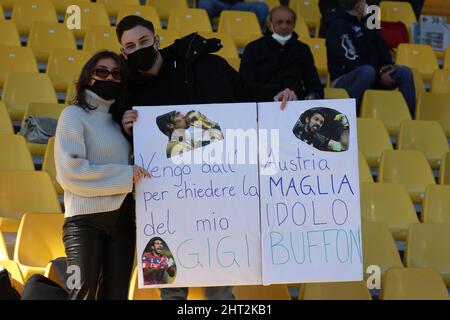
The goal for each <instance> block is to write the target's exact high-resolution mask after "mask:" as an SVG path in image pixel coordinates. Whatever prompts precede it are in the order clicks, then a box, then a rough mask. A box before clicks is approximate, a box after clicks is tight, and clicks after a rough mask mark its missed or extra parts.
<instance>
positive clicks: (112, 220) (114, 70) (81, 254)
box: [55, 51, 150, 299]
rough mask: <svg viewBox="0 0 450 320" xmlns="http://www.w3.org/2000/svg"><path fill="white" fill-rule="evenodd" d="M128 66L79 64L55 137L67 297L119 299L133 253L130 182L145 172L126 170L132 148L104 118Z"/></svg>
mask: <svg viewBox="0 0 450 320" xmlns="http://www.w3.org/2000/svg"><path fill="white" fill-rule="evenodd" d="M126 74H127V69H126V64H125V63H124V62H123V60H122V59H121V58H120V57H119V56H118V55H116V54H115V53H113V52H109V51H102V52H99V53H97V54H95V55H94V56H93V57H92V58H91V59H90V60H89V61H88V62H87V63H86V65H85V66H84V67H83V69H82V71H81V74H80V78H79V80H78V83H77V86H76V96H75V98H74V101H73V104H72V105H70V106H68V107H67V108H66V109H65V110H64V111H63V112H62V114H61V117H60V119H59V121H58V127H57V130H56V137H55V162H56V170H57V180H58V182H59V183H60V184H61V186H62V187H63V189H64V204H65V223H64V227H63V240H64V246H65V250H66V255H67V267H68V274H69V280H68V283H67V286H68V288H69V291H70V293H69V299H96V298H97V299H126V298H127V294H128V287H129V281H130V276H131V271H132V267H133V259H134V253H135V216H134V201H133V197H132V193H131V192H132V190H133V182H134V183H136V182H138V181H139V179H140V178H143V177H148V178H150V175H149V173H148V172H147V171H146V170H144V169H142V168H140V167H137V166H133V165H130V152H131V146H130V144H129V142H128V140H127V139H126V138H125V137H124V136H123V135H122V132H121V128H120V126H119V125H118V124H117V123H116V122H115V121H113V119H112V115H111V113H113V111H114V109H115V108H120V107H121V106H120V102H119V101H122V100H123V99H122V98H123V94H124V81H125V79H126Z"/></svg>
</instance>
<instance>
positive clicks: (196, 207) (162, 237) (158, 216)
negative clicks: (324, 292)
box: [133, 103, 261, 288]
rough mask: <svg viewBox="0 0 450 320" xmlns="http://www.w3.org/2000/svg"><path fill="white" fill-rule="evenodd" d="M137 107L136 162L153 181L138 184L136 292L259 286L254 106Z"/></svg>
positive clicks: (251, 104) (134, 133)
mask: <svg viewBox="0 0 450 320" xmlns="http://www.w3.org/2000/svg"><path fill="white" fill-rule="evenodd" d="M134 109H135V110H137V111H138V121H137V122H136V123H135V126H134V132H133V135H134V155H135V164H137V165H139V166H142V167H144V168H146V169H147V170H148V171H149V172H150V173H151V175H152V176H153V177H152V179H144V180H143V181H141V182H139V183H138V184H137V186H136V223H137V255H138V275H139V288H144V287H187V286H189V287H193V286H222V285H237V284H241V285H242V284H249V285H250V284H260V283H261V239H260V223H259V194H258V165H257V156H256V155H257V134H256V130H255V128H256V103H247V104H228V105H227V104H217V105H184V106H173V107H171V106H159V107H135V108H134ZM172 111H176V112H180V114H173V113H171V112H172ZM183 119H184V120H183ZM186 119H190V121H191V122H190V125H189V126H188V125H187V124H186V123H185V121H186ZM172 120H173V121H172ZM195 120H197V121H195ZM194 122H195V123H196V125H194ZM186 127H187V129H186ZM176 128H178V130H176ZM238 128H239V129H241V130H244V131H245V130H248V129H250V130H249V131H248V132H246V133H248V134H249V137H250V138H251V139H253V140H254V141H253V142H252V143H244V144H241V147H240V146H239V143H238V142H237V141H236V140H234V139H233V135H234V134H235V133H236V132H234V129H238ZM163 131H164V133H163ZM241 133H242V132H241ZM169 136H170V139H169ZM199 136H200V137H203V139H204V140H208V141H210V143H209V144H207V145H203V143H201V140H202V139H200V138H198V137H199ZM241 136H242V135H241ZM241 142H242V141H241ZM233 144H234V146H233ZM242 145H245V146H246V147H244V150H240V151H241V152H242V151H244V153H250V154H253V156H254V158H255V159H253V161H248V160H249V159H247V160H245V159H237V158H238V156H241V155H242V154H238V153H236V151H238V149H239V148H240V149H242ZM251 145H253V147H254V149H253V150H250V151H249V150H246V148H249V146H251ZM225 147H226V150H227V151H228V153H227V152H222V151H225ZM230 151H231V152H230ZM172 152H174V153H178V152H181V154H180V155H175V154H174V153H172ZM168 154H169V157H168ZM183 162H184V163H183ZM251 162H252V163H251ZM144 273H145V280H144Z"/></svg>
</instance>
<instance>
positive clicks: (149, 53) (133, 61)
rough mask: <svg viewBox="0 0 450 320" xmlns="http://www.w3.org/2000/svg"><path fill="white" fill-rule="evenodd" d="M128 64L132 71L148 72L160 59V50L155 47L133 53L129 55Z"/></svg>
mask: <svg viewBox="0 0 450 320" xmlns="http://www.w3.org/2000/svg"><path fill="white" fill-rule="evenodd" d="M127 57H128V64H129V66H130V68H131V69H135V70H139V71H147V70H149V69H151V68H152V67H153V66H154V64H155V62H156V58H157V57H158V49H156V48H155V47H154V46H153V45H152V46H149V47H145V48H141V49H139V50H136V51H135V52H133V53H130V54H128V55H127Z"/></svg>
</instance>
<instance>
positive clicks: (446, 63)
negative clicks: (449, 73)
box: [444, 47, 450, 70]
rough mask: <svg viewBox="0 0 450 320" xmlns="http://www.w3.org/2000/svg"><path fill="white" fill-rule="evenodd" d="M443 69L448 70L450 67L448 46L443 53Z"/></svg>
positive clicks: (449, 49)
mask: <svg viewBox="0 0 450 320" xmlns="http://www.w3.org/2000/svg"><path fill="white" fill-rule="evenodd" d="M444 69H445V70H449V69H450V47H448V48H447V49H446V50H445V55H444Z"/></svg>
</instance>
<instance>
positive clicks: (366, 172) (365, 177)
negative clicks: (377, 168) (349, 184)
mask: <svg viewBox="0 0 450 320" xmlns="http://www.w3.org/2000/svg"><path fill="white" fill-rule="evenodd" d="M358 167H359V182H360V183H363V182H373V176H372V174H371V173H370V168H369V165H368V164H367V161H366V159H365V158H364V155H363V154H362V153H361V151H359V152H358Z"/></svg>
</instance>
